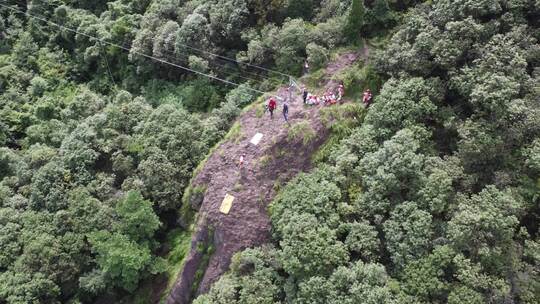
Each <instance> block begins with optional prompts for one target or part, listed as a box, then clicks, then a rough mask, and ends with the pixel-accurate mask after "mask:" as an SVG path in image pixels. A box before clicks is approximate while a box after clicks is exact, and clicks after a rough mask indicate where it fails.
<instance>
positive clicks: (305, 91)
mask: <svg viewBox="0 0 540 304" xmlns="http://www.w3.org/2000/svg"><path fill="white" fill-rule="evenodd" d="M308 94H309V93H308V91H307V89H306V86H302V99H303V100H304V104H306V103H307V97H308Z"/></svg>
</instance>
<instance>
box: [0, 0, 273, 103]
mask: <svg viewBox="0 0 540 304" xmlns="http://www.w3.org/2000/svg"><path fill="white" fill-rule="evenodd" d="M0 6H1V7H4V8H7V9H9V10H11V11H14V12H17V13H20V14H23V15H26V16H27V17H29V18H32V19H36V20H40V21H42V22H45V23H48V24H51V25H54V26H56V27H58V28H61V29H64V30H66V31H69V32H72V33H76V34H79V35H82V36H85V37H87V38H92V39H96V40H98V41H99V42H102V43H105V44H108V45H110V46H113V47H116V48H119V49H122V50H124V51H127V52H130V53H134V54H137V55H139V56H142V57H145V58H148V59H152V60H155V61H157V62H160V63H163V64H167V65H171V66H174V67H177V68H179V69H182V70H185V71H188V72H192V73H195V74H197V75H201V76H205V77H208V78H211V79H214V80H217V81H221V82H223V83H226V84H229V85H233V86H236V87H238V86H240V85H239V84H237V83H235V82H232V81H229V80H226V79H222V78H219V77H217V76H214V75H210V74H207V73H203V72H201V71H197V70H194V69H191V68H188V67H185V66H182V65H179V64H175V63H172V62H168V61H166V60H163V59H161V58H157V57H154V56H151V55H148V54H144V53H141V52H138V51H134V50H133V49H132V48H128V47H124V46H122V45H119V44H116V43H112V42H109V41H106V40H103V39H100V38H98V37H95V36H92V35H88V34H85V33H81V32H79V31H77V30H74V29H71V28H68V27H65V26H63V25H60V24H58V23H55V22H52V21H50V20H47V19H45V18H40V17H36V16H34V15H32V14H29V13H27V12H25V11H21V10H19V9H16V8H13V7H10V6H7V5H4V4H2V3H0ZM247 89H248V90H250V91H253V92H257V93H259V94H266V93H265V92H263V91H260V90H257V89H253V88H250V87H247Z"/></svg>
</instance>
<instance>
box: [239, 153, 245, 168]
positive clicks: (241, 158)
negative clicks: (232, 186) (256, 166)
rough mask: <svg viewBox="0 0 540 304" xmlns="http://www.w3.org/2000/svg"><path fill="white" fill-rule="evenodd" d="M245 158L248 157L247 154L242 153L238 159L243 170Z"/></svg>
mask: <svg viewBox="0 0 540 304" xmlns="http://www.w3.org/2000/svg"><path fill="white" fill-rule="evenodd" d="M245 158H246V154H245V153H242V155H240V159H239V160H238V168H239V169H240V170H242V168H243V167H244V159H245Z"/></svg>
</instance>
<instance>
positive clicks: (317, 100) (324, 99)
mask: <svg viewBox="0 0 540 304" xmlns="http://www.w3.org/2000/svg"><path fill="white" fill-rule="evenodd" d="M344 95H345V86H344V85H343V82H341V83H340V84H339V86H338V87H337V90H336V91H334V90H332V89H328V90H327V91H326V92H325V93H324V94H323V95H322V96H321V97H319V96H317V95H314V94H310V93H309V92H308V91H307V89H306V87H302V99H303V100H304V104H307V105H319V104H324V105H334V104H336V103H338V102H341V101H342V100H343V96H344Z"/></svg>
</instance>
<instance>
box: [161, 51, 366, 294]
mask: <svg viewBox="0 0 540 304" xmlns="http://www.w3.org/2000/svg"><path fill="white" fill-rule="evenodd" d="M358 58H359V56H358V55H357V54H355V53H346V54H344V55H342V56H340V57H339V58H338V59H337V60H336V61H335V62H333V63H331V64H330V65H329V67H328V69H327V70H326V77H325V78H326V79H327V81H326V85H325V87H326V86H327V85H333V83H332V80H330V79H331V76H332V75H333V74H335V73H338V72H339V71H340V69H343V68H346V67H348V66H350V65H351V64H352V63H353V62H355V61H356V60H358ZM276 95H278V96H282V97H283V98H285V95H286V94H285V89H284V88H282V89H280V90H279V91H278V92H276ZM289 108H290V110H289V112H290V117H289V122H290V125H291V126H292V127H290V126H288V125H287V124H286V122H285V120H284V119H283V116H282V114H281V110H282V106H281V103H278V111H276V113H274V119H273V120H272V119H270V117H269V114H268V113H265V114H264V116H262V117H260V114H261V110H260V109H257V108H254V109H251V110H250V111H247V112H246V113H244V114H243V115H241V117H240V118H239V119H238V123H239V124H240V134H239V135H238V136H233V137H232V138H231V139H230V140H229V141H226V142H224V143H222V144H221V145H220V146H219V147H218V148H217V149H216V150H215V151H214V153H213V154H212V155H211V156H210V157H209V159H208V161H207V163H206V164H205V166H204V168H203V169H202V170H201V171H200V173H199V174H198V175H197V176H196V177H195V179H194V182H193V186H194V187H199V188H201V189H205V191H204V199H203V200H202V203H201V205H200V209H199V215H198V220H197V224H196V227H197V228H196V232H195V233H194V235H193V239H192V244H191V251H190V253H189V255H188V257H187V258H186V262H185V265H184V268H183V270H182V271H181V273H180V274H179V276H178V280H177V282H176V284H175V286H174V288H173V290H172V291H171V294H170V295H169V297H168V300H167V303H169V304H173V303H180V304H184V303H190V301H191V299H192V298H193V297H195V296H197V295H199V294H201V293H204V292H206V291H207V290H208V289H209V288H210V286H211V284H212V283H213V282H215V281H216V280H217V279H218V278H219V276H220V275H221V274H223V273H224V272H225V271H226V270H227V269H228V267H229V264H230V260H231V257H232V256H233V255H234V254H235V253H236V252H238V251H241V250H243V249H245V248H249V247H255V246H259V245H261V244H264V243H267V242H269V240H270V229H271V223H270V219H269V217H268V211H267V207H268V204H269V203H270V202H271V201H272V200H273V198H274V196H275V194H276V190H277V188H278V187H279V186H280V185H283V184H284V183H286V182H287V181H289V180H290V179H291V178H293V177H294V176H296V175H297V174H298V173H299V172H305V171H309V170H310V169H311V166H312V165H311V156H312V154H313V153H314V152H315V151H317V149H318V147H319V146H320V145H322V144H323V143H324V142H325V140H326V138H327V136H328V130H327V128H326V127H325V126H324V125H323V123H322V122H321V119H320V117H319V111H320V106H318V107H306V106H304V105H303V103H302V100H301V97H300V96H295V97H294V98H293V101H292V102H291V103H290V104H289ZM297 124H300V125H304V126H307V124H309V125H310V128H307V129H308V131H307V132H308V133H309V132H311V131H313V132H314V134H315V136H314V138H313V139H312V140H311V141H309V142H307V143H306V142H304V141H303V139H302V138H290V136H289V133H290V131H289V129H290V128H294V126H295V125H297ZM309 129H311V130H309ZM257 133H262V134H263V138H262V140H261V142H260V143H259V144H258V145H257V146H255V145H253V144H251V143H250V140H251V138H252V137H253V136H254V135H255V134H257ZM244 153H245V155H246V157H245V164H244V168H243V170H242V172H240V169H239V168H238V160H239V158H240V155H242V154H244ZM226 194H230V195H232V196H234V197H235V200H234V202H233V206H232V208H231V210H230V213H229V214H227V215H226V214H223V213H221V212H220V211H219V208H220V206H221V203H222V201H223V198H224V197H225V195H226Z"/></svg>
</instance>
